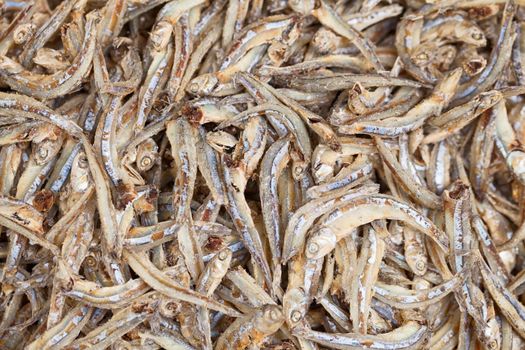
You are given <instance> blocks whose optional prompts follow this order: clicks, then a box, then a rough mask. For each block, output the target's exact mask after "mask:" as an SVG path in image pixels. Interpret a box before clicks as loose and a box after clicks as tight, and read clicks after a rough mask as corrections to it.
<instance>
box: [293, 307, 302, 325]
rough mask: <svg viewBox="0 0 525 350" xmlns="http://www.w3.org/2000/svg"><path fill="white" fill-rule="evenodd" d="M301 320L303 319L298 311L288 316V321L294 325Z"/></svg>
mask: <svg viewBox="0 0 525 350" xmlns="http://www.w3.org/2000/svg"><path fill="white" fill-rule="evenodd" d="M302 318H303V313H302V312H301V311H299V310H294V311H292V313H291V315H290V320H292V322H294V323H296V322H299V321H301V319H302Z"/></svg>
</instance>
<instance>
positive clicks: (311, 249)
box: [308, 242, 320, 254]
mask: <svg viewBox="0 0 525 350" xmlns="http://www.w3.org/2000/svg"><path fill="white" fill-rule="evenodd" d="M319 249H320V247H319V244H317V243H316V242H311V243H310V244H308V253H310V254H315V253H317V252H318V251H319Z"/></svg>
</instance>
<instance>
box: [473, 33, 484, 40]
mask: <svg viewBox="0 0 525 350" xmlns="http://www.w3.org/2000/svg"><path fill="white" fill-rule="evenodd" d="M471 37H472V39H474V40H481V39H483V34H481V33H480V32H474V33H472V35H471Z"/></svg>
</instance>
